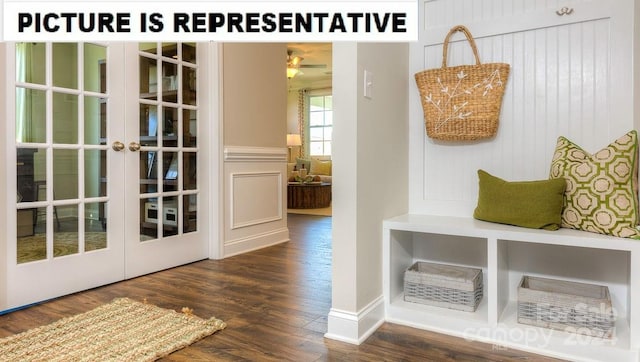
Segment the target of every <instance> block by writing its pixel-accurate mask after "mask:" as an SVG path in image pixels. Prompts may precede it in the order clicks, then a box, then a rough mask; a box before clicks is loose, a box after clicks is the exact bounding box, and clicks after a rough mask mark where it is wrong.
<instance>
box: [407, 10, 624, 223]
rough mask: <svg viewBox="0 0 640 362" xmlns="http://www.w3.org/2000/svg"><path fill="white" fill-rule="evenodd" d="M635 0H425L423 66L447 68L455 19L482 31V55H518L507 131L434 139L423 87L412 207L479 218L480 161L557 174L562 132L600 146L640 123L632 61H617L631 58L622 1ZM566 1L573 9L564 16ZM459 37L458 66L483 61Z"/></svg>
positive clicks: (453, 53) (415, 106) (414, 58)
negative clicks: (445, 45)
mask: <svg viewBox="0 0 640 362" xmlns="http://www.w3.org/2000/svg"><path fill="white" fill-rule="evenodd" d="M565 3H566V4H565ZM629 3H631V4H633V3H632V0H625V1H618V2H615V3H614V2H611V1H602V0H601V1H572V2H570V3H568V2H563V1H522V0H519V1H516V0H511V1H506V0H502V1H498V0H483V1H477V0H473V1H472V0H437V1H427V2H424V3H421V10H422V11H423V14H424V17H425V23H424V25H425V27H424V29H423V30H422V33H421V35H420V41H419V42H418V43H417V44H414V45H412V47H411V51H410V57H411V59H410V63H411V68H412V69H411V70H412V71H413V72H414V73H415V72H418V71H420V70H423V69H431V68H438V67H440V65H441V62H442V42H443V40H444V37H445V36H446V34H447V32H448V30H449V29H450V28H451V27H452V26H453V25H457V24H463V25H466V26H467V27H468V28H469V30H470V31H471V33H472V34H473V35H474V37H475V38H476V39H475V40H476V43H477V46H478V50H479V53H480V58H481V61H482V62H483V63H485V62H505V63H509V64H511V75H510V77H509V80H508V82H507V86H506V92H505V95H504V99H503V105H502V113H501V117H500V126H499V129H498V134H497V135H496V137H495V138H492V139H489V140H484V141H478V142H466V143H460V142H442V141H434V140H431V139H429V138H427V137H426V135H425V131H424V123H423V122H424V120H423V117H422V116H423V114H422V108H421V105H420V99H419V94H418V90H417V88H416V87H415V85H413V90H412V95H411V96H412V98H411V103H410V104H411V105H410V107H411V110H410V112H411V113H410V117H411V122H410V127H411V128H410V130H411V136H410V138H411V140H410V142H411V144H410V165H411V170H410V196H411V197H410V209H411V212H413V213H427V214H442V215H459V216H470V215H471V214H472V212H473V209H474V207H475V204H476V200H477V191H478V190H477V174H476V172H477V170H478V169H485V170H487V171H488V172H490V173H493V174H494V175H496V176H498V177H502V178H505V179H508V180H532V179H542V178H547V177H548V172H549V165H550V162H551V157H552V156H553V151H554V147H555V144H556V140H557V138H558V136H560V135H563V136H566V137H568V138H569V139H572V140H574V141H575V142H576V143H578V144H580V145H581V146H582V147H583V148H584V149H586V150H587V151H596V150H598V149H600V148H601V147H604V146H606V145H607V144H608V143H609V142H611V141H613V140H614V139H616V138H617V137H618V136H621V135H622V134H624V133H625V132H627V131H629V130H630V129H632V128H633V126H634V125H633V114H632V113H633V111H632V108H633V104H632V101H630V99H631V98H629V97H626V95H625V93H629V92H630V91H631V90H632V82H631V79H630V78H631V77H630V75H629V74H630V72H631V70H632V69H631V67H632V66H631V62H628V63H619V62H618V61H617V60H616V57H624V56H626V53H624V52H625V51H622V50H621V49H624V46H625V44H626V46H627V47H630V45H631V44H632V41H631V36H630V35H629V34H625V33H624V32H621V31H620V29H621V27H622V26H625V24H627V23H628V21H626V20H625V19H622V20H620V18H622V17H624V11H623V9H620V7H621V6H622V7H624V6H629ZM625 4H627V5H625ZM612 5H618V8H617V9H616V8H615V7H614V6H612ZM564 6H568V7H569V8H573V13H572V14H570V15H557V14H556V11H557V10H559V9H561V8H562V7H564ZM631 24H633V23H632V22H631ZM631 30H632V29H629V31H631ZM453 40H454V41H453V42H452V43H451V44H450V48H449V57H448V58H449V59H448V64H449V65H459V64H473V63H474V58H473V53H472V51H471V48H470V46H469V44H468V43H467V41H466V39H465V38H464V35H462V34H461V33H459V34H456V35H455V36H454V37H453ZM620 64H622V65H620ZM621 68H627V69H621ZM625 75H626V78H627V80H625ZM624 108H627V110H628V112H625V110H624ZM621 115H622V116H621Z"/></svg>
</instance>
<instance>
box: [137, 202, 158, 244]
mask: <svg viewBox="0 0 640 362" xmlns="http://www.w3.org/2000/svg"><path fill="white" fill-rule="evenodd" d="M157 200H158V199H157V198H147V199H140V213H141V215H140V241H141V242H144V241H149V240H154V239H157V238H158V220H162V213H160V212H158V201H157Z"/></svg>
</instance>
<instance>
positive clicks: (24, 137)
mask: <svg viewBox="0 0 640 362" xmlns="http://www.w3.org/2000/svg"><path fill="white" fill-rule="evenodd" d="M31 58H32V57H31V43H17V44H16V80H17V81H18V82H25V83H26V82H30V81H31V77H30V75H31V74H30V73H31V72H30V71H29V70H30V69H31ZM16 141H17V142H30V141H31V92H29V91H28V90H27V89H26V88H23V87H16Z"/></svg>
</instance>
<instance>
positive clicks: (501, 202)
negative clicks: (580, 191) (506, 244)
mask: <svg viewBox="0 0 640 362" xmlns="http://www.w3.org/2000/svg"><path fill="white" fill-rule="evenodd" d="M478 178H479V180H480V191H479V193H478V206H476V209H475V211H474V212H473V217H474V218H476V219H479V220H484V221H491V222H497V223H501V224H509V225H515V226H522V227H527V228H532V229H546V230H558V229H559V228H560V223H561V221H562V218H561V214H562V202H563V201H562V198H563V195H564V190H565V187H566V182H565V181H564V179H562V178H560V179H552V180H536V181H518V182H509V181H505V180H503V179H501V178H498V177H495V176H492V175H490V174H489V173H487V172H485V171H483V170H478Z"/></svg>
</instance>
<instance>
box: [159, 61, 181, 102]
mask: <svg viewBox="0 0 640 362" xmlns="http://www.w3.org/2000/svg"><path fill="white" fill-rule="evenodd" d="M178 82H179V80H178V66H177V65H176V64H173V63H169V62H166V61H163V62H162V100H163V101H165V102H171V103H176V102H177V95H178Z"/></svg>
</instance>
